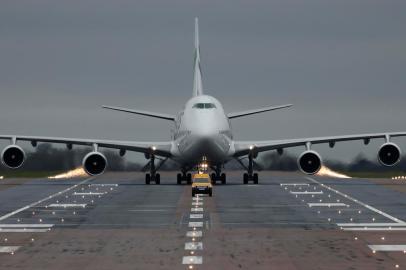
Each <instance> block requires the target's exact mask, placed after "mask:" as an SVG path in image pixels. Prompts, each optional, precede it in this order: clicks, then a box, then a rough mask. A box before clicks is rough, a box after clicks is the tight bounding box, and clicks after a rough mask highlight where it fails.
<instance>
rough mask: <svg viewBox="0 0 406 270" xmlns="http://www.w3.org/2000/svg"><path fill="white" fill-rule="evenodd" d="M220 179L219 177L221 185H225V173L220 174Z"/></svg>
mask: <svg viewBox="0 0 406 270" xmlns="http://www.w3.org/2000/svg"><path fill="white" fill-rule="evenodd" d="M220 177H221V183H222V184H223V185H225V184H226V174H225V173H222V174H221V176H220Z"/></svg>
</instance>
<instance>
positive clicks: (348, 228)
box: [342, 227, 406, 232]
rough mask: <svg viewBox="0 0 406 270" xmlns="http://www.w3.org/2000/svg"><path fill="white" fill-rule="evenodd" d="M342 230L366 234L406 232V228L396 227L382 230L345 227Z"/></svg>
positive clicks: (377, 228)
mask: <svg viewBox="0 0 406 270" xmlns="http://www.w3.org/2000/svg"><path fill="white" fill-rule="evenodd" d="M342 230H343V231H353V232H363V231H365V232H367V231H375V232H378V231H388V232H390V231H406V227H395V228H392V227H382V228H379V227H344V228H342Z"/></svg>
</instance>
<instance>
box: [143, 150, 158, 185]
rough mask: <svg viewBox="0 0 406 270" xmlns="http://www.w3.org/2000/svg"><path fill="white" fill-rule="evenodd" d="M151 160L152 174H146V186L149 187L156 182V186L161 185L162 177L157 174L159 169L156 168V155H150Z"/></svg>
mask: <svg viewBox="0 0 406 270" xmlns="http://www.w3.org/2000/svg"><path fill="white" fill-rule="evenodd" d="M149 159H150V162H149V165H150V166H149V167H150V173H147V174H145V184H147V185H149V184H150V183H151V181H154V182H155V184H157V185H159V184H161V175H160V174H159V173H157V169H156V167H155V155H154V154H149Z"/></svg>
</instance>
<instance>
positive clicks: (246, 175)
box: [243, 173, 248, 185]
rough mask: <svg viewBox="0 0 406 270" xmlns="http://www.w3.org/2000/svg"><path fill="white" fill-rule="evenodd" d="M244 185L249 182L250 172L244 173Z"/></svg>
mask: <svg viewBox="0 0 406 270" xmlns="http://www.w3.org/2000/svg"><path fill="white" fill-rule="evenodd" d="M243 178H244V185H246V184H248V173H244V177H243Z"/></svg>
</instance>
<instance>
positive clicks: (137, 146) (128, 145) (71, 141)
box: [0, 135, 172, 157]
mask: <svg viewBox="0 0 406 270" xmlns="http://www.w3.org/2000/svg"><path fill="white" fill-rule="evenodd" d="M0 140H10V142H11V143H12V144H15V143H16V142H18V141H28V142H31V143H32V144H33V145H35V144H36V143H38V142H46V143H59V144H66V145H68V146H72V145H87V146H94V145H97V147H99V148H100V147H102V148H112V149H119V150H128V151H134V152H141V153H150V152H151V151H152V150H153V151H154V153H155V154H156V155H158V156H164V157H171V147H172V142H170V141H168V142H136V141H111V140H96V139H95V140H92V139H76V138H58V137H39V136H18V135H0Z"/></svg>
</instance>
